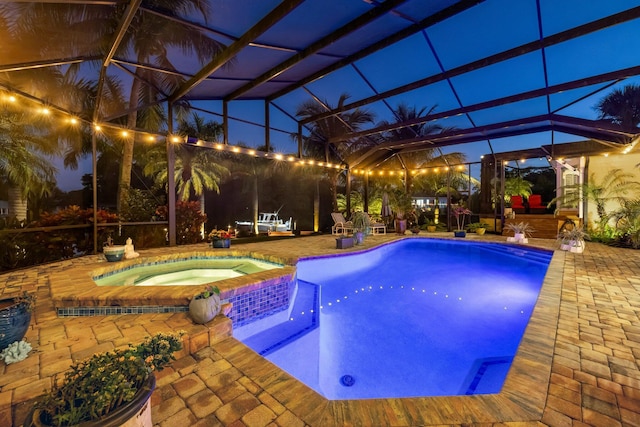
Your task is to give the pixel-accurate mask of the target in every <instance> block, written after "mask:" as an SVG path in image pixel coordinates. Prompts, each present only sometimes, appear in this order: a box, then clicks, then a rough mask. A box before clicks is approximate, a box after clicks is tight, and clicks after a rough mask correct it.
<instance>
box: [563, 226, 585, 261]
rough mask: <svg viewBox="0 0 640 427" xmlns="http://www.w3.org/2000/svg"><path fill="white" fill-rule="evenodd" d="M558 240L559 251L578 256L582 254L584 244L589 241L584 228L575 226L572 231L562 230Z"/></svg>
mask: <svg viewBox="0 0 640 427" xmlns="http://www.w3.org/2000/svg"><path fill="white" fill-rule="evenodd" d="M558 239H559V240H560V249H562V250H563V251H570V252H574V253H579V254H580V253H582V252H584V242H585V240H589V235H588V234H587V233H586V232H585V231H584V227H582V226H580V225H576V226H574V227H573V228H572V229H565V230H562V232H561V233H560V234H559V235H558Z"/></svg>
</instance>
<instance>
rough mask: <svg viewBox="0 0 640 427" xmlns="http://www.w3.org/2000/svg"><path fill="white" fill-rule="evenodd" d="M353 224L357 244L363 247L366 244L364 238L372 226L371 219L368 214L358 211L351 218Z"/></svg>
mask: <svg viewBox="0 0 640 427" xmlns="http://www.w3.org/2000/svg"><path fill="white" fill-rule="evenodd" d="M351 222H352V223H353V236H354V239H355V244H356V245H361V244H363V243H364V236H365V234H366V233H367V231H368V229H369V226H370V225H371V218H369V215H368V214H367V213H366V212H362V211H358V212H354V213H353V215H352V216H351Z"/></svg>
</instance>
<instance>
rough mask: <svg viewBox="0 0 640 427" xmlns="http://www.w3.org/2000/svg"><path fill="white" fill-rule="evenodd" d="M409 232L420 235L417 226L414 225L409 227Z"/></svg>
mask: <svg viewBox="0 0 640 427" xmlns="http://www.w3.org/2000/svg"><path fill="white" fill-rule="evenodd" d="M409 230H411V232H412V233H413V234H419V233H420V226H419V225H418V224H414V225H413V226H411V228H410V229H409Z"/></svg>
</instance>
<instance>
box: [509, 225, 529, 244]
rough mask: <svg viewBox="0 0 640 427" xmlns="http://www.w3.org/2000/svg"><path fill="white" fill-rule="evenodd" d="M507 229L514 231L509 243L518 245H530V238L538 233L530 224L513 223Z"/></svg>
mask: <svg viewBox="0 0 640 427" xmlns="http://www.w3.org/2000/svg"><path fill="white" fill-rule="evenodd" d="M506 228H507V229H508V230H511V231H513V237H508V238H507V241H508V242H516V243H529V239H528V237H530V236H531V233H533V232H534V231H536V230H535V229H534V228H533V227H532V226H530V225H529V223H528V222H512V223H509V224H507V225H506Z"/></svg>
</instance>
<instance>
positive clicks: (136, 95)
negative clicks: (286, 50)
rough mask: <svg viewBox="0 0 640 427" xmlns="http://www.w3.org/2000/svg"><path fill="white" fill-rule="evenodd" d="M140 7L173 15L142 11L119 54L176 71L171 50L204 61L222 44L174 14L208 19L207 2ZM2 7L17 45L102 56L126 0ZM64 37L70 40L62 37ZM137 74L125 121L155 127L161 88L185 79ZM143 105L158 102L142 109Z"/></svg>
mask: <svg viewBox="0 0 640 427" xmlns="http://www.w3.org/2000/svg"><path fill="white" fill-rule="evenodd" d="M142 6H143V7H144V8H145V9H149V10H157V11H161V12H162V14H163V15H167V16H169V19H167V18H164V17H162V16H160V15H157V14H155V13H148V12H146V11H144V10H143V11H138V13H136V15H135V16H134V18H133V21H132V22H131V24H130V25H129V27H128V30H127V31H126V32H125V34H124V37H123V39H122V41H121V43H120V45H119V48H118V51H117V54H118V55H121V56H123V57H132V56H133V57H135V60H136V61H137V62H138V63H142V64H151V65H156V66H159V67H161V68H164V69H170V70H175V69H176V68H175V67H174V65H173V64H172V63H171V60H170V57H169V53H170V52H171V51H174V50H176V49H177V50H179V51H180V52H181V53H182V54H185V55H189V56H192V57H195V58H196V59H197V60H198V61H199V62H200V64H201V65H202V64H204V63H205V62H206V61H210V60H211V58H212V57H214V56H215V55H216V54H217V53H218V52H219V51H220V50H221V49H222V48H223V45H222V44H221V43H219V42H218V41H216V40H213V39H211V38H209V37H208V36H207V35H206V34H205V33H203V32H202V31H201V30H200V29H198V28H197V27H195V26H187V25H182V24H180V23H179V20H172V19H170V18H172V17H175V18H180V17H183V16H189V17H190V19H193V20H197V19H198V18H200V19H204V21H205V23H206V22H207V21H208V19H209V17H210V16H211V9H210V5H209V3H207V2H202V1H201V0H143V1H142ZM0 7H1V8H0V16H2V17H5V18H6V17H9V18H12V19H13V20H15V21H16V22H15V23H14V27H15V28H16V29H17V30H18V33H17V34H16V38H15V41H16V42H17V44H18V45H22V46H34V48H37V49H39V50H40V51H42V52H46V54H47V57H52V56H53V57H55V56H58V57H68V56H80V55H82V56H85V57H86V56H96V57H100V58H103V57H104V56H105V55H106V53H107V52H108V50H109V49H110V48H111V43H112V39H113V35H114V34H115V31H116V29H117V28H118V26H119V25H120V19H121V17H122V16H123V14H124V12H125V10H126V8H127V7H128V3H127V2H116V3H115V5H109V4H104V5H102V4H95V5H91V6H90V7H87V6H86V5H83V4H80V3H78V4H73V3H72V4H68V3H63V4H47V5H42V4H29V3H17V4H9V5H2V6H0ZM57 26H65V27H67V28H68V29H69V31H65V32H63V33H62V34H58V33H56V37H43V29H46V28H49V27H57ZM60 36H63V37H66V39H65V40H60ZM20 43H22V44H20ZM134 75H135V78H134V79H133V80H132V83H131V87H130V88H129V97H128V111H130V112H129V113H128V114H127V117H126V120H125V121H126V125H127V126H128V127H129V128H131V129H134V128H138V127H140V128H144V129H147V130H150V131H157V130H159V129H160V127H161V125H162V123H163V122H164V121H165V117H164V114H163V112H162V108H161V107H160V106H159V105H157V104H155V103H156V102H158V101H159V100H160V99H161V97H164V95H163V93H172V92H173V91H174V90H175V89H176V88H178V87H179V86H180V85H181V84H182V83H183V81H184V78H183V77H181V76H179V75H174V74H167V73H155V72H153V71H152V70H150V69H149V68H146V67H145V68H143V67H136V69H135V72H134ZM143 82H144V83H143ZM100 95H101V94H99V96H100ZM143 105H154V106H153V107H150V108H143V109H141V110H140V111H138V109H139V108H140V107H141V106H143ZM134 143H135V139H133V138H132V139H127V140H125V141H124V142H123V147H122V162H121V164H120V168H121V170H120V183H119V197H118V206H119V207H120V205H121V204H122V203H123V202H124V201H125V200H126V190H127V189H128V188H129V187H130V186H131V168H132V165H133V153H134Z"/></svg>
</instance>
